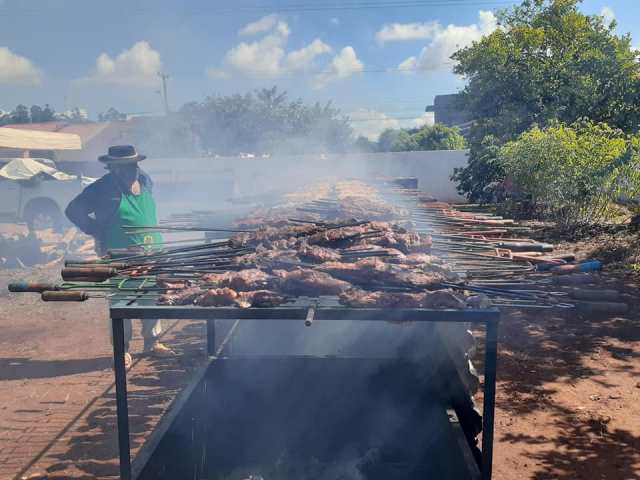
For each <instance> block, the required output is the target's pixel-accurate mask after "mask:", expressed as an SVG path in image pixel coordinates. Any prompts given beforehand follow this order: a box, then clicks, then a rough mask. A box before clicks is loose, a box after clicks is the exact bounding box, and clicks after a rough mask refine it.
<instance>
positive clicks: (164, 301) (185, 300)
mask: <svg viewBox="0 0 640 480" xmlns="http://www.w3.org/2000/svg"><path fill="white" fill-rule="evenodd" d="M200 295H202V289H200V288H197V287H192V288H187V289H185V290H180V291H178V292H167V293H165V294H163V295H161V296H160V298H159V300H158V303H159V304H160V305H192V304H193V303H194V302H195V300H196V299H197V298H198V297H199V296H200Z"/></svg>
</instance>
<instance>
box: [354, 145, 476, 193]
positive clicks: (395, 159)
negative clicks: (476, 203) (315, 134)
mask: <svg viewBox="0 0 640 480" xmlns="http://www.w3.org/2000/svg"><path fill="white" fill-rule="evenodd" d="M468 154H469V151H468V150H439V151H428V152H390V153H373V154H366V155H362V157H364V158H365V159H366V163H367V165H368V168H369V172H370V173H371V174H373V175H383V176H389V177H416V178H417V179H418V188H419V189H420V190H421V191H423V192H426V193H428V194H430V195H432V196H434V197H435V198H437V199H438V200H441V201H443V202H464V201H465V198H464V197H462V196H461V195H459V194H458V192H457V190H456V185H455V183H454V182H452V181H451V175H452V174H453V170H454V169H455V168H459V167H464V166H465V165H466V164H467V159H468Z"/></svg>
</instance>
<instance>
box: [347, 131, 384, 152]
mask: <svg viewBox="0 0 640 480" xmlns="http://www.w3.org/2000/svg"><path fill="white" fill-rule="evenodd" d="M353 146H354V148H355V150H356V151H357V152H362V153H371V152H375V151H376V150H377V148H378V144H377V143H376V142H372V141H371V140H369V139H368V138H367V137H365V136H363V135H360V136H359V137H358V138H356V141H355V143H354V144H353Z"/></svg>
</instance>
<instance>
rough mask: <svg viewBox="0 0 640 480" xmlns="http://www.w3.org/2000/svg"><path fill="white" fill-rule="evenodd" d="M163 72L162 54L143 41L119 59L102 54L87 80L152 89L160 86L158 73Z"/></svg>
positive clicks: (123, 53) (126, 51) (124, 52)
mask: <svg viewBox="0 0 640 480" xmlns="http://www.w3.org/2000/svg"><path fill="white" fill-rule="evenodd" d="M161 70H162V61H161V60H160V53H158V52H157V51H156V50H154V49H153V48H152V47H151V45H149V43H148V42H145V41H141V42H138V43H136V44H135V45H133V46H132V47H131V48H129V49H127V50H123V51H122V52H121V53H120V54H118V56H117V57H115V58H111V57H110V56H109V55H108V54H106V53H103V54H101V55H100V56H99V57H98V59H97V60H96V67H95V70H94V71H93V73H92V74H91V75H90V77H89V78H88V79H86V80H89V81H93V82H97V83H104V84H110V85H117V86H122V87H140V88H145V87H150V86H155V85H157V84H158V73H159V72H160V71H161Z"/></svg>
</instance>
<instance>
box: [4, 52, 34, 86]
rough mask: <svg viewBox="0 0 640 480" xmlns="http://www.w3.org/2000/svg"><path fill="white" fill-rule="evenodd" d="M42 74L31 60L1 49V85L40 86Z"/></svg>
mask: <svg viewBox="0 0 640 480" xmlns="http://www.w3.org/2000/svg"><path fill="white" fill-rule="evenodd" d="M41 82H42V73H41V72H40V70H39V69H38V68H36V67H35V66H34V65H33V63H32V62H31V60H29V59H28V58H25V57H22V56H20V55H17V54H15V53H13V52H12V51H11V50H9V49H8V48H7V47H0V83H12V84H18V85H30V86H36V85H40V83H41Z"/></svg>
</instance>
